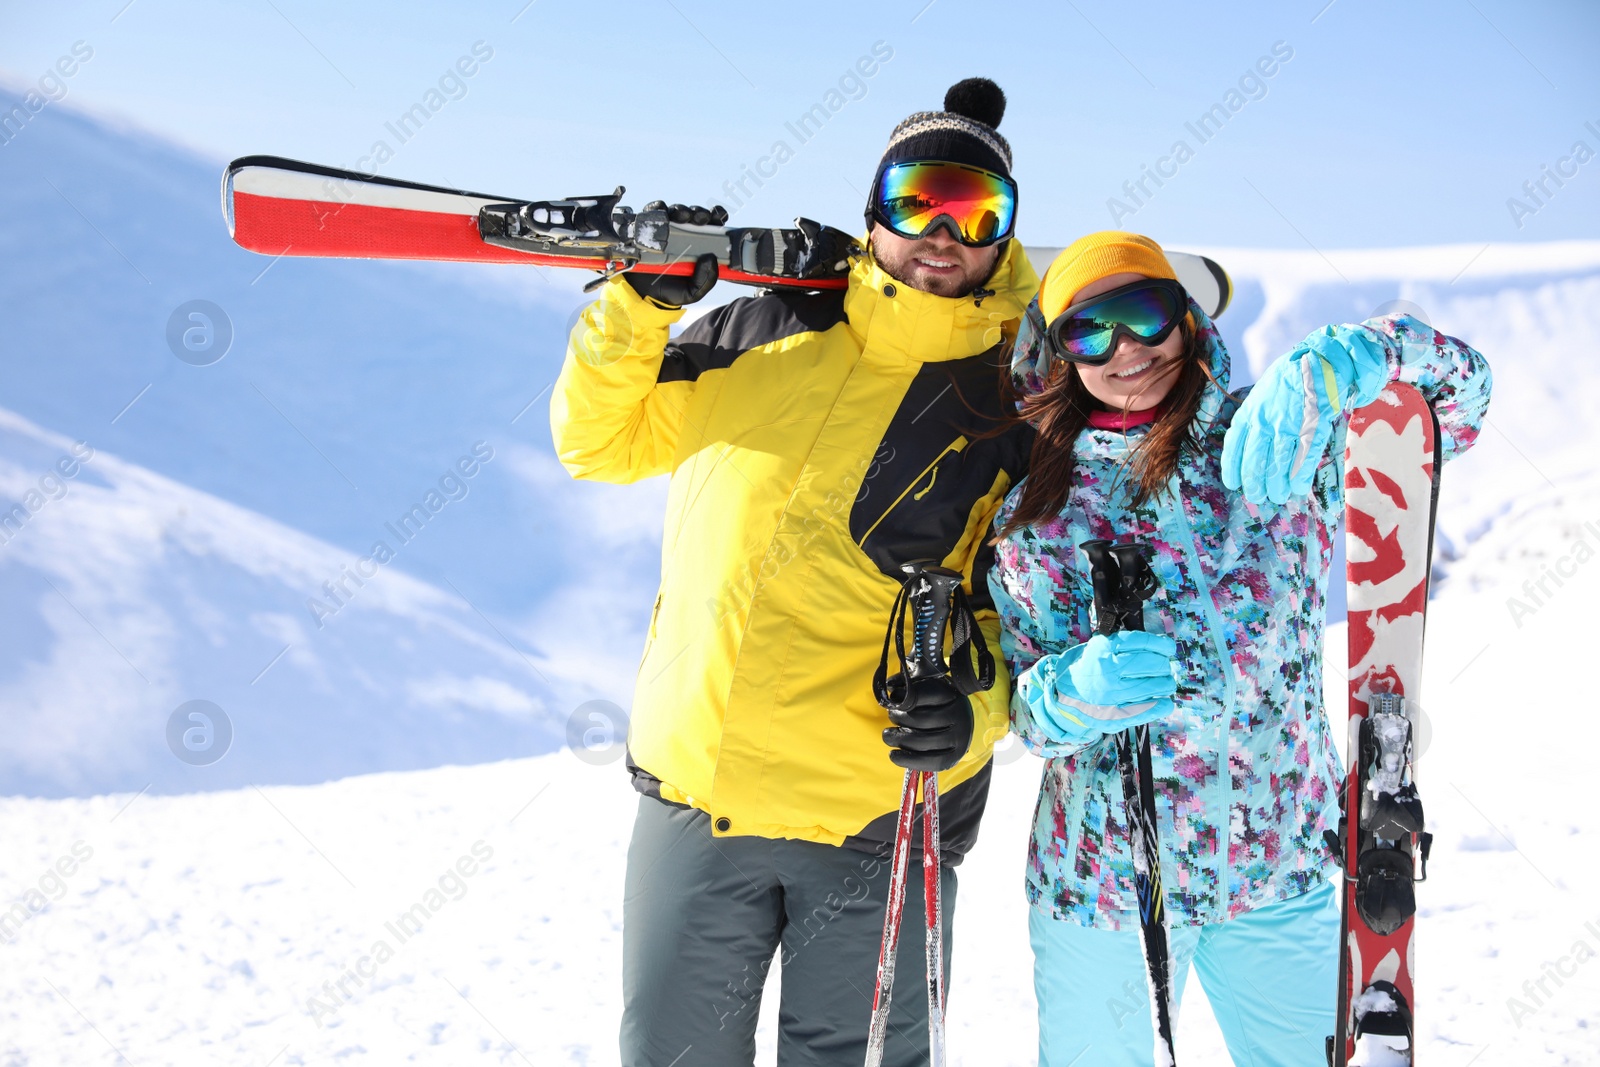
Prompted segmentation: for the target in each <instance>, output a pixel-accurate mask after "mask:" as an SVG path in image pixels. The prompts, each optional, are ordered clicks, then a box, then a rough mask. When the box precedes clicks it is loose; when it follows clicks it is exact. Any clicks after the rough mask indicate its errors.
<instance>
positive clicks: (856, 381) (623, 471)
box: [550, 241, 1038, 861]
mask: <svg viewBox="0 0 1600 1067" xmlns="http://www.w3.org/2000/svg"><path fill="white" fill-rule="evenodd" d="M851 266H852V269H851V272H850V277H849V286H848V288H847V289H845V290H843V291H842V292H840V291H834V292H831V293H782V292H778V293H768V294H763V295H759V296H755V297H746V298H743V299H739V300H735V301H733V302H732V303H730V304H727V305H725V306H722V307H718V308H715V309H713V310H711V311H710V312H708V313H706V314H704V315H703V316H701V317H700V318H698V319H697V320H695V321H694V322H693V323H692V324H691V325H690V326H689V327H688V328H687V329H685V330H684V331H683V332H682V334H680V335H679V336H678V337H677V338H676V339H671V338H669V328H670V326H671V324H672V323H674V322H676V321H677V320H678V318H680V317H681V316H682V314H683V312H682V311H681V310H677V309H671V310H668V309H664V308H662V307H660V306H658V305H656V304H654V303H653V302H651V301H649V300H646V299H644V298H641V297H640V296H638V295H637V294H636V293H635V292H634V290H633V289H632V287H631V286H629V285H628V284H627V283H626V282H625V281H623V280H621V279H614V280H612V281H610V282H608V283H606V285H605V287H604V288H603V289H602V290H601V296H600V299H599V300H598V301H597V302H596V303H595V304H593V305H592V306H590V307H589V308H588V309H587V310H586V311H585V312H584V314H583V316H582V318H581V320H580V322H579V323H578V325H577V326H576V327H575V328H574V330H573V332H572V338H571V344H570V346H569V348H568V352H567V357H566V361H565V364H564V365H563V367H562V370H561V375H560V377H559V379H558V380H557V382H556V385H555V391H554V394H553V396H552V398H551V404H550V422H551V429H552V431H553V434H554V437H555V447H556V453H557V455H558V456H559V458H560V460H561V463H562V464H563V465H564V466H565V467H566V469H567V470H568V471H569V472H571V474H572V475H573V476H574V477H577V478H591V479H595V480H598V481H605V482H632V481H636V480H639V479H642V478H649V477H653V476H656V475H661V474H666V475H670V476H671V479H672V481H671V488H670V491H669V494H668V503H667V513H666V525H665V530H664V533H663V537H662V546H661V586H660V590H659V594H658V595H657V597H656V601H655V608H654V611H653V612H652V614H651V618H650V628H649V633H648V637H647V639H646V644H645V648H644V656H643V660H642V662H641V664H640V667H639V677H638V681H637V684H636V688H635V691H634V701H633V712H632V724H631V727H630V730H629V734H628V753H629V763H630V767H631V768H632V769H633V773H634V780H635V784H636V785H638V786H639V787H640V788H641V789H642V790H643V791H645V792H647V793H651V794H654V795H658V796H660V797H661V798H662V799H664V800H668V801H672V802H675V803H680V804H687V805H691V806H693V807H696V808H699V809H701V810H703V811H705V812H707V813H709V814H710V816H711V821H712V827H713V832H714V833H716V834H717V835H719V836H720V835H738V834H755V835H759V836H763V837H771V838H797V839H802V840H808V841H818V842H825V843H829V844H836V845H850V846H852V847H865V848H877V847H879V846H880V845H881V843H882V842H884V841H886V840H892V839H893V836H894V827H893V821H894V813H895V811H896V810H897V809H898V807H899V798H900V787H901V781H902V774H903V772H902V771H901V770H900V769H899V768H898V767H896V766H894V765H893V764H892V763H890V762H889V752H888V749H887V748H885V747H884V744H883V740H882V737H881V734H882V731H883V729H884V728H885V727H886V726H888V725H889V723H888V719H887V718H886V715H885V713H884V711H883V709H882V708H880V707H879V706H878V704H877V703H876V701H875V700H874V699H873V694H872V684H871V682H872V673H873V670H874V668H875V667H876V666H877V662H878V656H879V653H880V650H881V649H882V647H883V640H884V632H885V629H886V627H887V625H888V620H889V611H890V608H891V606H892V605H893V603H894V599H895V594H896V593H897V592H898V590H899V586H900V578H901V574H900V570H899V566H900V564H901V563H904V562H906V561H908V560H913V559H936V560H939V561H940V562H942V563H943V564H944V565H946V566H948V567H952V568H954V569H956V570H959V571H961V572H962V573H963V574H965V575H966V576H967V579H968V580H967V582H966V591H967V593H968V595H969V596H970V597H971V600H972V604H973V607H974V609H975V610H976V612H977V617H978V620H979V624H980V628H981V629H982V631H983V633H984V636H985V638H986V640H987V641H988V643H989V646H990V648H991V650H993V651H994V652H995V653H996V659H998V658H999V656H998V651H999V623H998V620H997V618H996V616H995V613H994V611H993V608H992V604H991V602H990V600H989V592H988V583H987V580H986V576H987V571H988V567H989V564H990V560H991V559H992V556H993V550H992V549H991V548H990V547H989V546H988V544H987V542H988V540H989V538H990V536H991V533H990V529H989V527H990V522H991V520H992V519H993V517H994V514H995V512H996V511H997V510H998V508H999V506H1000V503H1001V501H1002V500H1003V499H1004V498H1005V495H1006V491H1007V490H1008V489H1009V488H1010V487H1011V486H1012V485H1013V484H1014V482H1015V481H1017V480H1018V479H1020V478H1021V477H1022V475H1023V473H1024V471H1025V470H1026V465H1027V461H1028V450H1029V448H1030V446H1031V444H1032V431H1031V430H1030V429H1029V428H1028V427H1027V426H1026V425H1023V424H1013V425H1007V424H1006V423H1004V422H1002V421H1001V419H1002V416H1003V415H1004V414H1006V413H1007V408H1006V403H1007V402H1006V400H1005V399H1004V395H1003V393H1002V392H1001V387H1000V382H1001V376H1002V374H1003V373H1004V371H1005V370H1006V366H1005V364H1007V362H1008V360H1009V350H1008V341H1009V339H1010V338H1011V336H1012V335H1013V334H1014V329H1015V325H1016V322H1017V320H1019V319H1020V318H1021V316H1022V313H1023V309H1024V308H1025V307H1026V306H1027V303H1028V301H1029V299H1031V297H1032V296H1033V294H1034V292H1035V290H1036V289H1037V287H1038V279H1037V278H1036V277H1035V275H1034V272H1033V268H1032V266H1031V265H1030V264H1029V263H1028V260H1027V257H1026V255H1025V254H1024V253H1023V251H1022V247H1021V245H1020V244H1018V243H1017V242H1015V241H1012V242H1010V243H1009V245H1008V246H1007V249H1006V250H1005V251H1004V252H1003V254H1002V256H1001V258H1000V261H999V263H998V265H997V267H996V269H995V271H994V273H993V275H992V276H991V277H990V279H989V281H988V282H986V283H985V287H984V288H983V289H980V290H978V291H976V292H974V293H973V294H972V295H969V296H965V297H959V298H948V297H940V296H933V295H931V294H928V293H923V292H918V291H916V290H913V289H912V288H911V287H910V286H907V285H905V284H903V283H901V282H897V281H895V280H894V279H892V278H891V277H889V275H888V274H886V273H885V272H884V271H883V269H882V268H881V267H879V266H878V265H877V263H876V262H874V260H873V258H872V256H871V255H870V253H868V254H863V255H861V256H859V257H857V258H856V259H854V260H853V261H852V265H851ZM894 669H897V668H896V667H894V666H891V670H894ZM999 673H1000V675H1001V676H1000V677H999V678H998V679H997V680H996V682H995V685H994V687H993V688H992V689H990V690H989V691H987V692H984V693H980V694H978V695H976V696H974V697H973V698H972V704H973V712H974V715H975V719H976V722H975V729H974V731H973V742H972V746H971V748H970V749H969V751H968V752H967V754H966V757H965V758H964V759H963V760H962V761H961V763H960V764H958V765H957V766H956V767H955V768H954V769H952V770H950V771H947V772H944V773H942V774H941V775H940V786H941V790H940V791H941V793H942V794H944V796H942V797H941V817H942V823H943V828H944V839H943V844H944V846H945V851H946V856H947V858H948V859H950V860H951V861H955V860H958V859H959V857H960V856H961V855H962V854H963V853H964V852H965V851H966V850H967V848H969V847H970V845H971V843H972V841H973V840H975V837H976V830H977V821H978V817H979V815H980V814H981V812H982V808H983V803H984V800H985V798H986V795H987V792H988V780H989V766H990V762H991V756H992V752H993V747H994V744H995V742H996V741H997V740H999V739H1000V738H1002V737H1003V736H1004V735H1005V732H1006V728H1007V716H1006V705H1007V701H1008V700H1009V696H1010V687H1009V684H1008V680H1007V679H1006V678H1005V677H1004V669H1003V668H1001V669H1000V671H999Z"/></svg>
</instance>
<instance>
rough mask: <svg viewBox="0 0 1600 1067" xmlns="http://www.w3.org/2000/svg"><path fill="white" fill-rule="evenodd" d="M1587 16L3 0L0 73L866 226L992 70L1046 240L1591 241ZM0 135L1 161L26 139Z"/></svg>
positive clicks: (405, 172)
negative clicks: (888, 144)
mask: <svg viewBox="0 0 1600 1067" xmlns="http://www.w3.org/2000/svg"><path fill="white" fill-rule="evenodd" d="M1597 44H1600V5H1596V4H1593V3H1577V2H1544V3H1527V2H1516V3H1513V2H1511V0H1437V2H1415V3H1406V4H1403V5H1402V4H1394V3H1380V2H1378V0H1333V2H1331V3H1329V2H1328V0H1292V2H1283V0H1278V2H1275V3H1264V2H1243V3H1228V4H1226V5H1224V4H1208V5H1198V4H1180V3H1176V2H1163V3H1145V4H1139V5H1127V4H1120V3H1112V2H1110V0H1071V2H1068V3H1064V4H1052V5H1044V4H1027V3H985V4H983V5H976V4H971V3H966V4H963V3H956V2H954V0H932V2H931V3H930V2H929V0H894V2H886V3H860V2H853V3H838V2H830V0H816V2H807V3H805V4H755V3H744V4H737V5H735V4H722V5H717V4H712V3H709V2H707V0H624V2H617V3H611V4H607V5H604V6H603V7H602V6H600V5H594V4H561V3H555V2H551V0H533V2H532V3H529V2H527V0H496V2H474V3H466V2H460V3H451V4H447V5H446V4H423V3H418V2H414V0H398V2H392V3H382V4H380V3H376V2H348V3H334V2H317V3H313V2H311V0H241V2H237V3H226V4H224V3H215V2H214V3H205V4H202V3H195V2H178V0H131V2H130V0H95V2H92V3H52V4H39V3H17V2H14V0H4V2H0V77H3V78H4V79H5V80H6V81H7V83H8V84H10V85H12V86H13V87H15V88H26V87H28V86H30V85H32V86H35V87H38V86H40V84H41V82H43V86H42V88H43V89H44V90H45V94H46V95H49V96H52V97H56V98H57V99H54V100H52V102H51V104H49V105H47V107H46V109H45V110H44V111H43V112H41V114H40V116H39V117H40V118H47V117H48V114H49V108H50V107H80V108H84V109H88V110H90V111H92V112H94V113H96V114H98V115H102V116H112V117H115V118H117V119H119V120H121V121H124V122H127V123H130V124H133V125H135V126H137V127H140V128H143V129H145V130H149V131H153V132H156V133H158V134H161V135H162V136H164V137H166V138H169V139H172V140H175V141H178V142H180V143H181V144H183V145H185V146H187V147H189V148H192V149H193V150H194V151H196V152H197V153H200V154H201V155H202V156H204V157H206V158H209V159H211V160H213V161H215V162H216V163H217V164H218V165H219V170H220V164H221V163H223V162H225V161H226V160H228V159H230V158H233V157H236V156H241V155H246V154H255V153H268V154H275V155H284V156H289V157H293V158H299V159H306V160H311V161H315V162H319V163H325V164H330V165H338V166H347V167H356V166H364V167H367V168H371V167H374V166H376V167H377V169H378V171H379V172H380V173H383V174H386V175H389V176H391V177H398V178H407V179H411V180H415V181H425V182H435V183H440V184H446V185H452V186H459V187H465V188H468V189H473V190H477V191H481V192H487V193H491V194H493V195H496V196H504V197H509V198H521V199H540V198H554V197H561V196H572V195H583V194H590V193H596V192H606V191H609V190H610V189H611V188H613V187H614V186H616V185H618V184H621V185H626V186H627V187H628V189H629V193H628V196H627V198H626V199H625V202H628V203H634V204H636V205H638V204H642V203H643V202H644V201H646V200H650V199H656V198H662V199H667V200H670V201H686V202H701V203H704V202H707V201H712V200H715V201H718V202H721V203H724V204H725V205H727V206H729V207H736V208H737V210H736V212H735V219H736V221H737V222H738V223H741V224H746V225H784V224H787V223H788V220H789V219H791V218H792V217H794V216H796V215H807V216H810V217H813V218H817V219H819V220H821V221H823V222H828V223H831V224H834V225H839V226H842V227H845V228H849V229H855V228H856V227H857V226H858V225H859V223H858V221H857V220H859V219H860V214H859V213H860V210H861V206H862V203H863V201H864V195H865V189H866V187H867V186H868V184H870V181H871V178H872V174H873V170H874V167H875V164H876V162H877V159H878V157H879V155H880V154H881V152H882V149H883V146H884V143H885V141H886V140H887V136H888V133H889V131H890V130H891V129H892V128H893V127H894V125H895V123H897V122H898V121H899V120H901V119H902V118H904V117H905V116H906V115H907V114H909V113H911V112H913V111H917V110H924V109H932V108H937V107H939V106H940V104H941V101H942V98H943V93H944V90H945V88H946V87H947V86H949V85H950V84H951V83H953V82H954V81H956V80H959V79H960V78H963V77H968V76H973V75H986V76H989V77H993V78H995V79H996V80H997V81H998V82H999V83H1000V84H1001V85H1002V87H1003V88H1004V89H1005V90H1006V92H1007V94H1008V97H1009V99H1010V106H1009V110H1008V113H1007V116H1006V118H1005V120H1004V122H1003V123H1002V124H1001V127H1000V129H1001V132H1002V133H1003V134H1005V135H1006V136H1007V137H1008V138H1009V139H1010V141H1011V143H1012V145H1013V148H1014V151H1015V157H1016V165H1015V171H1014V172H1015V175H1016V177H1017V180H1018V184H1019V186H1020V190H1021V193H1020V201H1021V202H1020V208H1019V222H1018V226H1019V230H1018V232H1019V235H1020V236H1022V238H1023V239H1024V240H1025V241H1026V242H1028V243H1029V244H1038V245H1060V244H1064V243H1066V242H1068V241H1070V240H1071V239H1072V238H1074V237H1076V236H1078V235H1079V234H1082V233H1084V232H1088V231H1091V230H1095V229H1105V228H1111V227H1113V226H1115V227H1116V228H1122V229H1133V230H1138V231H1141V232H1145V233H1149V234H1151V235H1152V236H1155V237H1157V238H1158V239H1160V240H1162V241H1163V242H1165V243H1169V244H1174V245H1176V246H1179V247H1182V246H1184V245H1189V246H1195V247H1207V246H1209V247H1217V246H1230V245H1231V246H1259V247H1278V248H1307V247H1310V248H1314V249H1318V250H1322V249H1327V248H1353V247H1392V246H1398V245H1418V244H1445V243H1479V244H1481V243H1484V242H1488V241H1550V240H1560V239H1567V238H1596V237H1600V64H1597V63H1595V62H1594V52H1595V47H1596V45H1597ZM75 49H76V53H75V51H74V50H75ZM85 53H88V54H87V56H85ZM68 69H70V70H71V71H72V73H71V74H70V76H65V75H62V74H60V73H59V71H62V70H68ZM468 71H470V74H469V73H467V72H468ZM53 72H57V73H53ZM430 92H433V93H434V94H435V95H433V96H432V97H431V98H430V96H429V94H430ZM1230 93H1231V94H1232V95H1230ZM830 94H831V95H830ZM417 104H422V105H423V106H424V108H428V105H429V104H432V105H433V107H432V108H431V109H428V110H427V119H426V121H425V122H424V123H417V124H413V125H412V126H411V127H408V128H407V129H406V130H404V131H399V130H398V127H396V126H395V124H396V123H397V121H398V120H399V118H400V117H401V116H402V115H404V114H405V113H407V112H408V110H410V109H412V107H413V105H417ZM816 105H821V107H822V109H823V110H822V111H821V112H818V114H824V113H825V114H826V120H825V121H817V122H813V124H812V125H811V126H809V127H806V128H804V129H802V128H800V127H799V126H797V123H798V120H799V119H800V117H801V116H802V115H804V114H806V113H807V112H808V110H810V109H812V108H813V107H814V106H816ZM1214 105H1215V106H1217V107H1218V108H1219V110H1216V111H1213V110H1212V109H1213V107H1214ZM1208 112H1210V113H1212V114H1214V115H1216V116H1219V117H1218V118H1213V120H1212V122H1211V123H1210V124H1209V125H1207V126H1205V127H1200V126H1199V125H1198V123H1199V120H1200V118H1201V116H1202V115H1205V114H1207V113H1208ZM392 127H393V128H392ZM397 131H398V132H400V133H403V134H405V135H406V136H404V137H403V138H402V136H397ZM26 135H27V131H26V130H25V129H24V130H22V131H21V132H20V133H19V134H17V136H19V137H25V136H26ZM779 142H782V144H783V146H784V149H785V151H779V150H778V144H779ZM1180 142H1181V143H1182V145H1183V146H1184V148H1183V149H1179V147H1178V146H1179V144H1180ZM1578 142H1584V144H1585V149H1584V150H1583V151H1576V146H1577V144H1578ZM380 145H381V146H382V148H381V149H380V147H379V146H380ZM7 147H9V145H7V144H4V143H0V180H6V178H7V176H8V175H9V176H18V175H16V171H17V170H18V168H20V167H23V166H25V164H24V163H23V161H22V160H21V159H20V158H19V157H18V158H8V156H7V152H6V149H7ZM1575 152H1576V154H1575ZM1591 155H1593V156H1595V158H1591ZM780 160H781V162H780ZM753 169H759V170H760V171H762V172H764V173H765V174H766V175H767V176H766V177H763V178H761V180H760V183H759V184H757V183H756V182H755V181H754V180H753V179H751V178H749V177H748V176H747V175H748V174H749V173H750V172H751V171H752V170H753ZM1152 172H1155V173H1157V175H1158V177H1159V175H1161V174H1164V175H1165V177H1160V178H1159V184H1157V178H1152V177H1149V175H1150V174H1151V173H1152ZM1551 175H1555V177H1552V176H1551ZM1562 175H1565V176H1564V177H1563V176H1562ZM741 179H743V182H744V184H743V188H742V190H741V189H740V186H739V184H738V183H739V182H740V180H741ZM1141 180H1142V186H1141V184H1140V183H1141ZM1525 183H1529V184H1527V185H1525Z"/></svg>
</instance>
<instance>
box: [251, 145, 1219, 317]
mask: <svg viewBox="0 0 1600 1067" xmlns="http://www.w3.org/2000/svg"><path fill="white" fill-rule="evenodd" d="M622 192H623V191H622V189H621V188H620V187H619V188H618V189H617V190H616V191H615V192H612V193H608V194H605V195H603V196H585V197H571V198H569V199H566V200H519V199H517V198H516V197H509V196H492V195H490V194H488V193H469V192H467V191H465V190H462V189H450V188H446V187H445V186H441V185H423V184H421V183H419V182H407V181H400V180H399V179H397V178H384V177H378V176H376V175H370V174H361V173H358V172H356V171H350V170H340V169H339V168H337V167H324V166H321V165H319V164H316V163H302V162H300V161H299V160H294V159H283V158H281V157H278V156H244V157H242V158H240V159H236V160H234V161H233V162H232V163H229V164H228V166H227V169H226V170H224V171H223V173H222V215H223V218H224V219H225V220H226V221H227V224H228V235H229V236H230V237H232V238H233V239H234V241H235V242H236V243H237V244H238V245H239V246H240V247H241V248H247V249H249V250H250V251H252V252H259V253H261V254H262V255H266V256H313V257H331V258H340V259H432V260H450V261H456V262H468V263H523V264H530V265H533V266H542V267H577V268H581V269H586V270H594V271H599V272H601V279H600V280H604V279H605V278H607V277H610V276H611V275H612V274H615V273H618V272H620V271H624V270H633V271H638V272H639V273H641V274H678V275H687V274H691V273H693V271H694V267H695V260H696V259H697V258H698V257H700V256H702V255H705V254H707V253H710V254H711V255H714V256H716V257H717V263H718V276H719V277H720V279H721V280H722V281H727V282H736V283H738V284H741V285H754V286H760V287H762V288H774V287H782V288H787V289H805V290H811V289H843V288H844V287H845V284H846V279H847V275H848V274H849V270H850V264H849V257H850V256H851V255H853V254H855V253H856V252H857V251H858V249H857V248H856V239H855V238H854V237H852V236H851V235H849V234H847V233H845V232H844V231H842V230H837V229H834V228H833V227H832V226H823V225H821V224H820V223H816V222H812V221H811V220H810V219H795V226H794V228H793V229H768V228H765V227H753V226H734V227H725V226H721V225H716V224H707V225H695V224H692V223H683V222H672V221H670V220H669V218H668V215H669V212H667V211H663V210H659V209H657V210H644V211H638V212H636V211H634V210H633V209H631V208H628V207H623V206H622V204H621V200H622ZM720 217H723V218H726V216H725V215H724V216H720ZM1056 251H1057V249H1031V250H1030V253H1031V254H1032V256H1033V260H1034V262H1035V263H1045V262H1048V261H1049V260H1050V259H1052V258H1054V255H1055V252H1056ZM1167 258H1168V259H1169V260H1171V262H1172V266H1173V269H1174V270H1175V271H1176V272H1177V274H1178V280H1179V281H1180V282H1182V283H1183V286H1184V288H1185V289H1187V290H1188V292H1189V294H1190V295H1191V296H1193V297H1194V298H1195V300H1196V301H1198V302H1199V304H1200V306H1201V308H1203V309H1204V310H1205V312H1206V314H1207V315H1210V316H1211V317H1213V318H1215V317H1216V316H1218V315H1220V314H1221V313H1222V310H1223V308H1225V307H1227V306H1228V301H1229V300H1230V299H1231V298H1232V295H1233V288H1232V283H1230V282H1229V281H1228V274H1227V272H1226V271H1224V270H1223V269H1222V268H1221V267H1220V266H1219V265H1218V264H1217V263H1216V262H1214V261H1213V260H1210V259H1207V258H1206V257H1205V256H1199V255H1194V254H1192V253H1187V252H1168V253H1167ZM597 284H599V281H596V282H595V283H592V284H591V286H590V287H591V288H592V287H593V285H597Z"/></svg>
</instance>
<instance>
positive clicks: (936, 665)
mask: <svg viewBox="0 0 1600 1067" xmlns="http://www.w3.org/2000/svg"><path fill="white" fill-rule="evenodd" d="M900 570H901V571H903V572H904V573H905V575H906V584H907V588H908V589H909V590H910V592H909V598H910V607H911V630H912V648H911V650H910V652H908V653H907V655H906V657H905V672H906V677H907V678H942V677H944V676H945V675H946V674H949V673H950V665H949V664H948V663H946V662H945V658H944V634H945V630H946V629H948V627H949V625H950V609H951V603H952V601H953V600H954V598H955V592H956V590H957V589H959V588H960V587H961V574H960V573H959V572H958V571H953V570H951V569H950V568H948V567H941V566H939V565H938V564H937V563H934V562H933V561H932V560H924V559H919V560H912V561H911V562H910V563H905V564H902V565H901V567H900Z"/></svg>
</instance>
